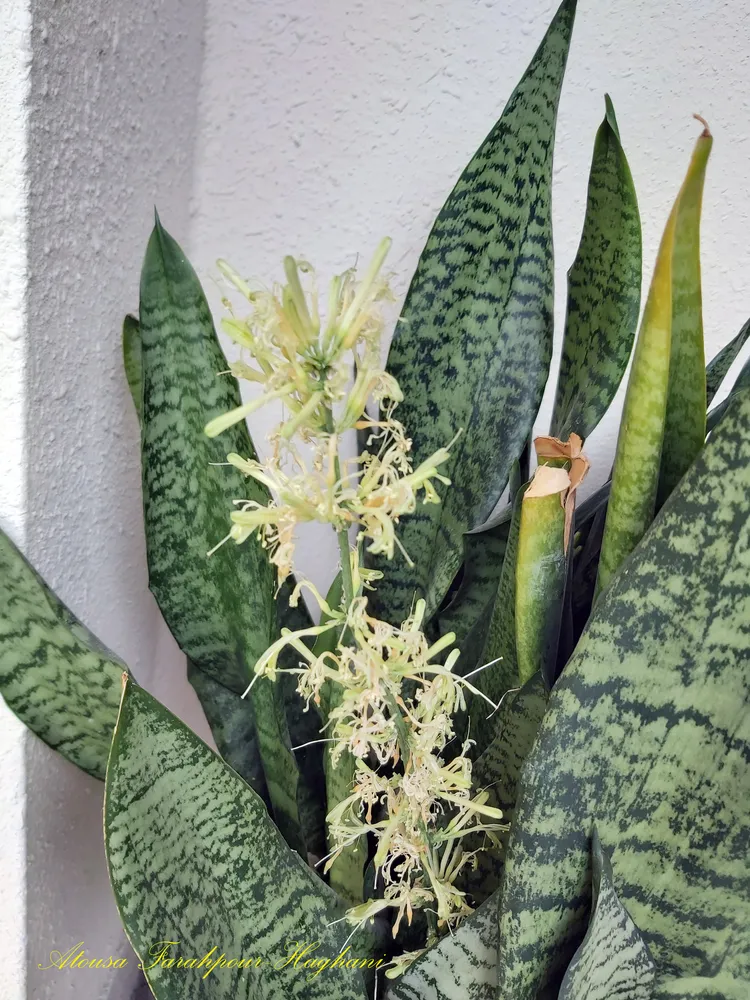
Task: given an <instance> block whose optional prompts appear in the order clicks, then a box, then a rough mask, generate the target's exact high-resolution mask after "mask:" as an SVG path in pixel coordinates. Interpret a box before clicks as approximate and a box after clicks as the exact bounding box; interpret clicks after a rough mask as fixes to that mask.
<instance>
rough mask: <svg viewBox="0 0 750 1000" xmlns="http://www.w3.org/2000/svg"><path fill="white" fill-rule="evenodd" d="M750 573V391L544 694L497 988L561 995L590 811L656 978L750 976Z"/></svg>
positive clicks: (520, 814)
mask: <svg viewBox="0 0 750 1000" xmlns="http://www.w3.org/2000/svg"><path fill="white" fill-rule="evenodd" d="M749 581H750V391H748V390H743V391H740V392H738V393H737V395H736V396H735V399H734V401H733V403H732V405H731V407H730V409H729V411H728V412H727V414H726V416H725V417H724V419H723V420H722V421H721V424H720V425H719V427H718V428H717V429H716V431H715V432H714V433H713V434H712V436H711V438H710V439H709V441H708V443H707V445H706V447H705V448H704V449H703V451H702V452H701V454H700V455H699V456H698V458H697V459H696V461H695V463H694V464H693V465H692V467H691V468H690V470H689V471H688V473H687V475H686V476H685V477H684V479H683V480H682V481H681V483H680V485H679V486H678V487H677V489H676V490H675V492H674V493H673V494H672V496H671V497H670V499H669V500H668V501H667V503H666V504H665V506H664V508H663V509H662V511H661V513H660V515H659V517H658V519H657V520H656V521H655V522H654V524H653V525H652V527H651V528H650V530H649V531H648V533H647V535H646V536H645V538H644V539H643V540H642V542H641V543H640V545H639V546H638V547H637V549H636V550H635V551H634V552H633V554H632V556H631V557H630V558H629V559H628V560H627V561H626V562H625V563H624V564H623V566H622V569H621V571H620V572H619V573H618V574H617V576H616V577H615V579H614V580H613V582H612V584H611V586H610V587H609V588H608V590H607V591H606V592H605V593H604V594H602V596H601V599H600V600H599V602H598V604H597V606H596V608H595V610H594V613H593V615H592V618H591V621H590V622H589V625H588V628H587V629H586V631H585V632H584V634H583V637H582V638H581V640H580V642H579V644H578V647H577V649H576V652H575V653H574V655H573V657H572V659H571V660H570V662H569V663H568V665H567V666H566V668H565V670H564V672H563V674H562V677H561V678H560V680H559V681H558V682H557V684H556V685H555V688H554V689H553V691H552V695H551V699H550V705H549V708H548V710H547V713H546V715H545V717H544V721H543V723H542V726H541V729H540V733H539V736H538V738H537V742H536V744H535V747H534V749H533V751H532V753H531V756H530V757H529V760H528V762H527V764H526V767H525V768H524V771H523V774H522V777H521V786H522V787H521V793H520V797H519V804H518V810H517V814H516V822H515V824H514V828H513V832H512V834H511V840H510V847H509V854H508V861H507V864H506V869H505V878H504V883H503V901H502V908H501V939H502V941H503V949H502V952H501V959H500V989H499V993H498V996H499V997H500V998H502V1000H531V998H534V997H537V996H539V995H545V996H546V995H550V996H554V995H556V992H555V991H556V989H557V986H558V985H559V982H560V980H561V978H562V975H563V973H564V971H565V969H566V967H567V965H568V963H569V961H570V959H571V957H572V955H573V952H574V951H575V949H576V948H577V946H578V945H579V944H580V942H581V939H582V937H583V934H584V930H585V922H586V919H587V915H588V900H589V887H588V886H589V849H588V845H589V834H590V830H591V824H592V821H596V823H597V826H598V828H599V831H600V834H601V837H602V842H603V843H605V844H606V845H607V848H608V849H609V850H610V851H611V856H612V866H613V871H614V877H615V881H616V883H617V886H618V894H619V896H620V899H621V900H622V902H623V904H624V905H625V907H626V908H627V910H628V912H629V913H630V915H631V916H632V918H633V920H634V921H635V923H636V925H637V926H638V928H639V930H640V932H641V935H642V936H643V939H644V941H645V942H646V944H647V946H648V948H649V950H650V952H651V954H652V956H653V958H654V960H655V962H656V966H657V976H658V985H659V986H660V985H661V983H662V982H666V981H668V980H670V979H675V978H679V977H719V978H720V979H721V981H722V982H724V983H727V984H733V987H732V988H733V989H734V991H735V992H731V990H729V989H727V991H726V992H725V993H718V994H717V995H719V996H722V997H724V996H726V997H733V996H735V995H736V996H742V995H743V993H742V991H743V990H744V991H745V992H747V991H748V990H750V883H749V882H748V857H750V672H748V662H750V630H748V622H750V583H749ZM657 992H658V991H657Z"/></svg>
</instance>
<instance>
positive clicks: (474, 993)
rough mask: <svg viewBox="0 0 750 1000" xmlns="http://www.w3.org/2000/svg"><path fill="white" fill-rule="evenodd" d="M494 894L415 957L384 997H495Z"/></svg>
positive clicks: (474, 999) (420, 999)
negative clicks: (457, 925) (440, 938)
mask: <svg viewBox="0 0 750 1000" xmlns="http://www.w3.org/2000/svg"><path fill="white" fill-rule="evenodd" d="M497 949H498V935H497V896H493V897H491V898H490V899H488V900H487V902H486V903H484V904H483V905H482V906H480V907H479V909H477V910H476V911H475V912H474V913H472V915H471V916H470V917H467V918H466V920H464V922H463V923H462V924H461V925H460V926H459V928H458V929H457V930H456V931H454V932H453V934H449V935H448V936H447V937H444V938H443V939H442V940H441V941H439V942H438V943H437V944H436V945H434V946H433V947H432V948H430V949H429V950H428V951H427V952H426V953H425V954H424V955H423V956H422V957H421V958H418V959H417V961H416V962H414V964H413V965H411V966H410V967H409V968H408V969H407V971H406V972H405V973H404V975H403V976H401V977H400V978H399V979H397V980H396V981H395V982H394V984H393V985H392V986H391V988H390V989H389V990H388V992H387V993H386V996H385V1000H495V991H496V989H497Z"/></svg>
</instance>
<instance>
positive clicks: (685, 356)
mask: <svg viewBox="0 0 750 1000" xmlns="http://www.w3.org/2000/svg"><path fill="white" fill-rule="evenodd" d="M712 145H713V139H712V138H711V135H710V133H709V131H708V129H705V131H704V132H703V135H702V136H701V138H700V139H699V140H698V144H697V146H696V150H695V154H694V155H693V161H692V163H691V164H690V169H689V171H688V175H687V177H686V178H685V183H684V184H683V186H682V191H681V192H680V200H679V207H678V210H677V218H676V221H675V230H674V251H673V253H672V336H671V346H670V353H669V392H668V394H667V413H666V417H665V421H664V443H663V445H662V455H661V468H660V470H659V489H658V493H657V499H656V506H657V509H658V508H659V507H661V506H662V504H663V503H664V501H665V500H666V499H667V497H668V496H669V494H670V493H671V492H672V490H673V489H674V488H675V486H676V485H677V484H678V483H679V481H680V480H681V479H682V477H683V476H684V474H685V473H686V472H687V470H688V469H689V468H690V466H691V465H692V464H693V461H694V459H695V457H696V455H697V454H698V452H699V451H700V450H701V448H702V447H703V444H704V442H705V440H706V405H707V403H706V357H705V350H704V347H703V298H702V292H701V260H700V222H701V207H702V204H703V182H704V180H705V177H706V165H707V163H708V157H709V154H710V152H711V146H712Z"/></svg>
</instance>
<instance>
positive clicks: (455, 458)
mask: <svg viewBox="0 0 750 1000" xmlns="http://www.w3.org/2000/svg"><path fill="white" fill-rule="evenodd" d="M574 12H575V0H564V2H563V4H562V6H561V7H560V9H559V10H558V12H557V14H556V16H555V19H554V21H553V22H552V25H551V26H550V28H549V30H548V32H547V34H546V36H545V38H544V40H543V42H542V44H541V46H540V47H539V49H538V50H537V53H536V55H535V56H534V58H533V59H532V61H531V64H530V65H529V68H528V69H527V71H526V73H525V75H524V77H523V79H522V80H521V82H520V83H519V85H518V86H517V88H516V90H515V91H514V93H513V95H512V96H511V98H510V100H509V101H508V104H507V106H506V108H505V111H504V112H503V115H502V117H501V118H500V121H499V122H498V123H497V125H496V126H495V127H494V128H493V129H492V131H491V132H490V134H489V136H488V137H487V138H486V139H485V141H484V143H483V144H482V145H481V146H480V148H479V150H478V152H477V153H476V154H475V156H474V158H473V159H472V160H471V162H470V163H469V165H468V166H467V168H466V170H465V171H464V173H463V174H462V175H461V177H460V179H459V181H458V183H457V184H456V187H455V188H454V189H453V192H452V193H451V195H450V196H449V198H448V200H447V202H446V203H445V205H444V206H443V208H442V210H441V212H440V214H439V215H438V217H437V220H436V222H435V225H434V226H433V229H432V232H431V233H430V236H429V238H428V240H427V244H426V246H425V249H424V251H423V253H422V257H421V258H420V261H419V265H418V267H417V271H416V273H415V275H414V278H413V280H412V283H411V287H410V289H409V292H408V295H407V297H406V303H405V305H404V310H403V314H402V317H401V321H400V322H399V324H398V328H397V330H396V334H395V336H394V339H393V342H392V344H391V350H390V354H389V358H388V369H389V371H390V372H391V373H392V374H393V375H394V376H395V377H396V378H397V380H398V382H399V384H400V386H401V389H402V390H403V394H404V400H403V402H402V403H401V404H400V405H399V411H398V416H399V419H400V420H401V421H402V423H403V424H404V426H405V428H406V430H407V432H408V434H409V437H410V438H411V439H412V441H413V449H414V460H415V462H421V461H423V460H424V459H426V458H427V457H428V456H429V455H431V454H432V453H433V452H434V451H436V450H437V449H438V448H441V447H444V446H445V445H447V444H448V442H449V441H451V439H452V438H453V437H454V436H455V435H456V434H457V433H458V432H459V431H461V432H462V433H461V435H460V437H459V438H458V440H456V441H455V443H454V444H453V446H452V449H451V455H452V457H451V459H450V461H449V462H448V463H447V464H446V466H445V471H446V473H447V474H448V475H449V476H450V478H451V480H452V482H453V485H452V486H451V487H450V489H449V490H446V489H443V488H442V487H441V492H442V495H443V503H441V504H426V505H424V506H422V505H420V507H419V509H418V512H417V513H415V514H413V515H411V516H410V517H409V518H408V519H404V521H403V524H402V525H401V528H400V535H401V541H402V542H403V545H404V547H405V549H406V551H407V552H408V553H409V555H410V556H411V557H412V559H413V565H411V566H409V565H408V564H407V562H406V560H405V559H404V558H403V556H401V555H400V554H399V555H397V556H396V558H395V559H394V561H393V562H392V563H390V564H388V566H387V567H384V568H386V570H387V574H386V577H385V579H383V580H382V581H380V583H379V585H378V591H377V594H376V595H375V602H376V605H377V606H378V609H379V612H380V614H381V616H383V617H386V618H388V619H390V620H392V621H395V622H400V621H401V620H403V619H405V618H406V617H407V616H408V614H409V613H410V609H411V607H412V604H413V600H414V595H415V593H417V594H422V595H424V596H425V597H426V599H427V606H428V614H432V613H433V612H434V611H435V610H436V609H437V607H438V606H439V605H440V602H441V600H442V598H443V597H444V595H445V594H446V592H447V591H448V588H449V586H450V584H451V582H452V580H453V578H454V576H455V574H456V572H457V570H458V568H459V565H460V562H461V554H462V536H463V534H464V532H466V531H467V530H469V529H471V528H473V527H476V526H477V525H480V524H482V523H483V522H484V521H486V520H487V518H488V517H489V516H490V514H491V512H492V510H493V508H494V507H495V505H496V503H497V501H498V500H499V498H500V496H501V494H502V491H503V489H504V488H505V486H506V484H507V482H508V476H509V473H510V470H511V466H512V464H513V462H514V460H515V459H517V458H518V456H519V455H520V454H521V451H522V449H523V447H524V443H525V442H526V440H527V438H528V437H529V432H530V431H531V427H532V424H533V421H534V417H535V415H536V412H537V409H538V407H539V402H540V400H541V397H542V392H543V391H544V385H545V382H546V380H547V374H548V370H549V362H550V356H551V350H552V299H553V262H552V234H551V219H550V189H551V179H552V149H553V142H554V131H555V121H556V117H557V103H558V98H559V94H560V86H561V83H562V78H563V72H564V69H565V62H566V58H567V54H568V45H569V42H570V34H571V30H572V26H573V18H574ZM378 565H380V560H378Z"/></svg>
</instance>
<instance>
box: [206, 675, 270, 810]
mask: <svg viewBox="0 0 750 1000" xmlns="http://www.w3.org/2000/svg"><path fill="white" fill-rule="evenodd" d="M187 677H188V680H189V681H190V683H191V684H192V686H193V688H194V690H195V693H196V694H197V696H198V700H199V701H200V703H201V706H202V707H203V711H204V713H205V716H206V721H207V722H208V724H209V726H210V728H211V734H212V736H213V738H214V740H215V741H216V747H217V749H218V751H219V753H220V754H221V756H222V757H223V758H224V760H225V761H226V762H227V764H229V765H230V766H231V767H233V768H234V770H235V771H236V772H237V773H238V774H239V775H240V777H241V778H244V780H245V781H246V782H247V783H248V785H250V787H251V788H252V789H253V791H254V792H255V793H256V794H257V795H260V797H261V798H262V799H263V800H264V802H266V804H267V805H268V804H269V802H268V790H267V788H266V779H265V777H264V775H263V765H262V764H261V760H260V751H259V749H258V737H257V734H256V730H255V713H254V711H253V703H252V701H251V700H250V699H249V698H243V697H242V695H240V694H237V692H236V691H232V690H230V688H226V687H224V685H223V684H220V683H219V682H218V681H217V680H216V679H215V678H213V677H211V675H210V674H207V673H206V672H205V671H204V670H200V669H199V668H198V667H196V666H195V664H194V663H192V662H191V661H190V660H188V664H187Z"/></svg>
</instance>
